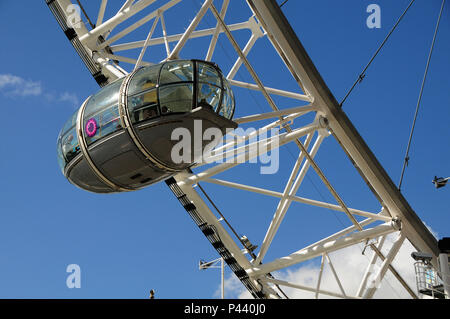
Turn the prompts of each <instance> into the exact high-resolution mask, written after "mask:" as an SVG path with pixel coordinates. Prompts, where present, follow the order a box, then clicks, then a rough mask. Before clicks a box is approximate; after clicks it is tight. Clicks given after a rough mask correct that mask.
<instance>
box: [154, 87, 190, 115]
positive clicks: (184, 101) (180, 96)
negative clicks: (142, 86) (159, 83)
mask: <svg viewBox="0 0 450 319" xmlns="http://www.w3.org/2000/svg"><path fill="white" fill-rule="evenodd" d="M193 94H194V93H193V84H191V83H183V84H174V85H166V86H163V87H161V88H159V101H160V106H161V113H162V114H168V113H176V112H189V111H191V110H192V96H193Z"/></svg>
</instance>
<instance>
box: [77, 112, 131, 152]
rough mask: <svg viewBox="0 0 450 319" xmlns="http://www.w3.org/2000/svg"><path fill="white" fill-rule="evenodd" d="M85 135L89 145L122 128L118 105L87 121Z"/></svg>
mask: <svg viewBox="0 0 450 319" xmlns="http://www.w3.org/2000/svg"><path fill="white" fill-rule="evenodd" d="M84 125H85V126H84V134H85V139H86V143H87V145H91V144H92V143H94V142H95V141H97V140H98V139H100V138H102V137H105V136H106V135H108V134H111V133H113V132H115V131H117V130H119V129H121V128H122V124H121V122H120V115H119V108H118V107H117V105H113V106H111V107H108V108H107V109H103V110H102V111H101V112H99V113H97V114H95V115H94V116H91V117H90V118H88V119H87V120H86V121H85V124H84Z"/></svg>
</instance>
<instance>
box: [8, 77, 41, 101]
mask: <svg viewBox="0 0 450 319" xmlns="http://www.w3.org/2000/svg"><path fill="white" fill-rule="evenodd" d="M0 90H1V92H2V93H3V94H5V95H11V96H38V95H41V94H42V86H41V82H35V81H31V80H25V79H23V78H21V77H19V76H16V75H12V74H0Z"/></svg>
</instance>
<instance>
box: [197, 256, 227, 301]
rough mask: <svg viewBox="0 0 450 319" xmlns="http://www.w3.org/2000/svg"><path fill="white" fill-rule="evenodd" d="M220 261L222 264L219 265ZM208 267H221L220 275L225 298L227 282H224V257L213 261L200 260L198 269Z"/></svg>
mask: <svg viewBox="0 0 450 319" xmlns="http://www.w3.org/2000/svg"><path fill="white" fill-rule="evenodd" d="M219 262H220V266H219V265H218V264H219ZM208 268H220V277H221V295H222V296H221V298H222V299H224V298H225V282H224V262H223V258H222V257H221V258H217V259H214V260H212V261H208V262H206V261H203V260H200V261H199V263H198V269H200V270H205V269H208Z"/></svg>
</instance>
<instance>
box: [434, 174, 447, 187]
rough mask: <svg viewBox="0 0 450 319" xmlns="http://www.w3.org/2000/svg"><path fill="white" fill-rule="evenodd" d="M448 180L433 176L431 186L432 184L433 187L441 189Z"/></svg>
mask: <svg viewBox="0 0 450 319" xmlns="http://www.w3.org/2000/svg"><path fill="white" fill-rule="evenodd" d="M449 179H450V177H447V178H443V177H437V176H435V177H434V179H433V184H434V186H436V188H441V187H444V186H445V185H446V184H447V182H448V180H449Z"/></svg>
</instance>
